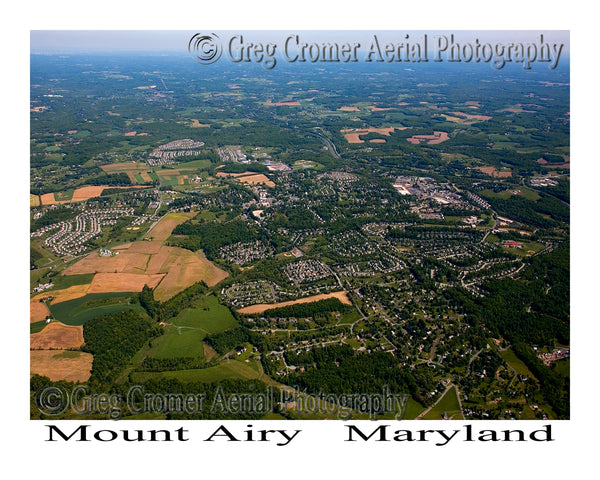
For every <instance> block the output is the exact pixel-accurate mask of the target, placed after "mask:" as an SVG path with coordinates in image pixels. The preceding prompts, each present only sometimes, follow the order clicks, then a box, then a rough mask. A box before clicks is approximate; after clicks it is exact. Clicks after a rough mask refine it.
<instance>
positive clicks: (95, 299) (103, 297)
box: [48, 292, 145, 325]
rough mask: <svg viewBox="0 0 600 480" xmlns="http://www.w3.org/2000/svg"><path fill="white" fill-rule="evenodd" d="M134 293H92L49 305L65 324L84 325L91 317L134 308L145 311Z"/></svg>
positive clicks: (139, 311) (52, 311) (140, 311)
mask: <svg viewBox="0 0 600 480" xmlns="http://www.w3.org/2000/svg"><path fill="white" fill-rule="evenodd" d="M133 295H135V294H134V293H130V292H129V293H90V294H87V295H85V296H83V297H80V298H76V299H74V300H68V301H66V302H60V303H57V304H55V305H48V308H49V309H50V313H51V314H52V316H53V317H54V318H55V319H56V320H58V321H60V322H62V323H64V324H65V325H83V324H84V323H85V322H87V321H88V320H89V319H90V318H93V317H99V316H102V315H109V314H111V313H117V312H123V311H125V310H134V311H136V312H138V313H142V314H144V313H145V310H144V309H143V308H142V306H141V305H140V304H139V303H137V302H135V301H134V300H133V299H132V296H133Z"/></svg>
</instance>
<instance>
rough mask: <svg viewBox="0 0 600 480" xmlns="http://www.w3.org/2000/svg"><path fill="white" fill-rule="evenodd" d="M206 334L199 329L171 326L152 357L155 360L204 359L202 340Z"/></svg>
mask: <svg viewBox="0 0 600 480" xmlns="http://www.w3.org/2000/svg"><path fill="white" fill-rule="evenodd" d="M204 337H206V332H205V331H203V330H199V329H197V328H188V327H176V326H175V325H170V326H169V327H168V330H167V333H166V334H165V335H163V336H162V337H161V339H160V340H159V341H158V342H157V345H156V349H154V351H153V352H152V354H151V355H150V356H151V357H153V358H175V357H195V358H201V359H204V345H203V343H202V340H204Z"/></svg>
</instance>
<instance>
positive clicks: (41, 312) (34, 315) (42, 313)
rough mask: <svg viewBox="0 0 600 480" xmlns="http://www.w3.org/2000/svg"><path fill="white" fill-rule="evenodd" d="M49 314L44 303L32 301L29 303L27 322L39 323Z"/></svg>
mask: <svg viewBox="0 0 600 480" xmlns="http://www.w3.org/2000/svg"><path fill="white" fill-rule="evenodd" d="M49 314H50V310H48V307H47V306H46V304H45V303H43V302H40V301H34V300H32V301H31V302H29V322H30V323H34V322H39V321H41V320H44V319H45V318H46V315H49Z"/></svg>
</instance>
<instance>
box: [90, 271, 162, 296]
mask: <svg viewBox="0 0 600 480" xmlns="http://www.w3.org/2000/svg"><path fill="white" fill-rule="evenodd" d="M163 277H164V274H154V275H148V274H138V273H97V274H96V275H94V280H92V284H91V285H90V289H89V290H88V292H89V293H108V292H141V291H142V289H143V288H144V285H148V286H149V287H150V288H154V287H156V285H158V284H159V282H160V281H161V280H162V279H163Z"/></svg>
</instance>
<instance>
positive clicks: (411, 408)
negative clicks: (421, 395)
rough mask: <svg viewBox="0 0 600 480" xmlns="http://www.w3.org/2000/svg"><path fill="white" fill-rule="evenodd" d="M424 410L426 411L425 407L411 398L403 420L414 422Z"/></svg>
mask: <svg viewBox="0 0 600 480" xmlns="http://www.w3.org/2000/svg"><path fill="white" fill-rule="evenodd" d="M423 410H425V407H424V406H423V405H421V404H420V403H419V402H417V401H416V400H415V399H414V398H412V397H410V398H409V399H408V403H407V404H406V410H405V411H404V417H403V420H414V419H415V418H416V417H417V416H418V415H419V413H421V412H422V411H423Z"/></svg>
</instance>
